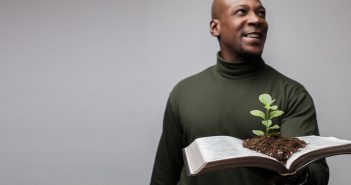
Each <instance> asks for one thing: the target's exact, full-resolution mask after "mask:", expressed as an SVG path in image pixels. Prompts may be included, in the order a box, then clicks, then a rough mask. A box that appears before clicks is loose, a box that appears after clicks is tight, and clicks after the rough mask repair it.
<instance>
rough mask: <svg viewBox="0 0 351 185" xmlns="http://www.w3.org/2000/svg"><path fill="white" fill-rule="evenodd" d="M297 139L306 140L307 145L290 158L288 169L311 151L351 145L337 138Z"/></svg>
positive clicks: (304, 137) (314, 137)
mask: <svg viewBox="0 0 351 185" xmlns="http://www.w3.org/2000/svg"><path fill="white" fill-rule="evenodd" d="M297 138H299V139H301V140H304V141H305V142H306V144H307V145H306V146H305V147H304V148H302V149H301V150H300V151H298V152H296V153H295V154H293V155H292V156H291V157H290V159H289V160H288V161H287V162H286V167H287V168H290V166H291V164H292V163H293V162H294V161H295V160H296V159H297V158H299V157H301V156H302V155H304V154H306V153H309V152H311V151H315V150H319V149H323V148H328V147H334V146H340V145H345V144H351V141H348V140H342V139H338V138H335V137H321V136H303V137H297Z"/></svg>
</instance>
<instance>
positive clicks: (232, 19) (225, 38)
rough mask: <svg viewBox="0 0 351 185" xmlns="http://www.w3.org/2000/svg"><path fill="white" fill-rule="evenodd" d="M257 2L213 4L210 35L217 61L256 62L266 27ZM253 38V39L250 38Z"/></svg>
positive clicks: (233, 0)
mask: <svg viewBox="0 0 351 185" xmlns="http://www.w3.org/2000/svg"><path fill="white" fill-rule="evenodd" d="M265 15H266V11H265V8H264V7H263V5H262V4H261V2H260V1H259V0H214V1H213V4H212V20H211V21H210V33H211V35H212V36H214V37H217V38H218V41H219V46H220V54H221V57H222V58H223V59H224V60H225V61H228V62H233V63H235V62H245V61H250V60H251V61H252V60H253V59H254V60H257V59H260V58H261V54H262V52H263V48H264V44H265V41H266V35H267V30H268V23H267V21H266V19H265ZM248 34H255V35H256V36H258V37H257V38H250V37H248Z"/></svg>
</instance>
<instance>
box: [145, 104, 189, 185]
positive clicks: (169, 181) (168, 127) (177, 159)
mask: <svg viewBox="0 0 351 185" xmlns="http://www.w3.org/2000/svg"><path fill="white" fill-rule="evenodd" d="M182 135H183V130H182V127H181V125H180V123H179V120H178V116H177V114H176V113H175V112H174V107H173V106H172V104H171V101H170V99H169V100H168V102H167V107H166V111H165V115H164V120H163V130H162V135H161V139H160V142H159V145H158V149H157V154H156V159H155V163H154V168H153V172H152V176H151V183H150V184H151V185H175V184H177V182H178V181H179V177H180V172H181V170H182V167H183V157H182V148H183V144H182Z"/></svg>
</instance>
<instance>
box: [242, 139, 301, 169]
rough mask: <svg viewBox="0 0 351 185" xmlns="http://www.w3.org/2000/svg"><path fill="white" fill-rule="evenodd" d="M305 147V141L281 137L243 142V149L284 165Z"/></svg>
mask: <svg viewBox="0 0 351 185" xmlns="http://www.w3.org/2000/svg"><path fill="white" fill-rule="evenodd" d="M305 146H306V143H305V141H302V140H300V139H298V138H294V137H284V136H280V135H279V136H270V137H268V136H259V137H254V138H250V139H245V140H244V141H243V147H245V148H248V149H251V150H255V151H257V152H260V153H263V154H266V155H269V156H271V157H274V158H276V159H277V160H278V161H280V162H282V163H284V164H285V163H286V161H287V160H288V159H289V158H290V156H291V155H292V154H294V153H295V152H297V151H298V150H299V149H300V148H303V147H305Z"/></svg>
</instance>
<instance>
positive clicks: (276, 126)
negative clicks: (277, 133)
mask: <svg viewBox="0 0 351 185" xmlns="http://www.w3.org/2000/svg"><path fill="white" fill-rule="evenodd" d="M279 128H280V126H279V125H273V126H272V127H269V129H279Z"/></svg>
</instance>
